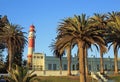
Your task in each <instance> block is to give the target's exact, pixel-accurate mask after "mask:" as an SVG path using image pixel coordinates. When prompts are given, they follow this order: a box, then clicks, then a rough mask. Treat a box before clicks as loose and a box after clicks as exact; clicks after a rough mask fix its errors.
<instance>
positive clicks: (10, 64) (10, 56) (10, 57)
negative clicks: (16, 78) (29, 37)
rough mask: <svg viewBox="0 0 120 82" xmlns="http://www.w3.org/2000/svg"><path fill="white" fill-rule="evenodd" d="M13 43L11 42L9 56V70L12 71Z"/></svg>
mask: <svg viewBox="0 0 120 82" xmlns="http://www.w3.org/2000/svg"><path fill="white" fill-rule="evenodd" d="M12 55H13V54H12V43H11V41H9V48H8V56H9V68H8V69H9V70H11V68H12V59H13V57H12Z"/></svg>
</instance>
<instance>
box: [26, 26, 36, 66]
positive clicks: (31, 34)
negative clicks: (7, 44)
mask: <svg viewBox="0 0 120 82" xmlns="http://www.w3.org/2000/svg"><path fill="white" fill-rule="evenodd" d="M34 49H35V26H34V25H31V26H30V30H29V35H28V55H27V57H28V59H27V65H28V67H29V68H32V55H33V53H34Z"/></svg>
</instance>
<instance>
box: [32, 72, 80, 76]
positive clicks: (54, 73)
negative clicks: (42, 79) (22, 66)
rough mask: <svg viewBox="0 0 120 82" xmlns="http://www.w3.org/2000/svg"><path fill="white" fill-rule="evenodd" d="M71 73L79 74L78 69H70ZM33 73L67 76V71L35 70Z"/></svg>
mask: <svg viewBox="0 0 120 82" xmlns="http://www.w3.org/2000/svg"><path fill="white" fill-rule="evenodd" d="M71 73H72V75H79V72H78V71H71ZM34 74H37V76H67V71H62V74H60V71H35V72H34Z"/></svg>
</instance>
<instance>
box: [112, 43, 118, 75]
mask: <svg viewBox="0 0 120 82" xmlns="http://www.w3.org/2000/svg"><path fill="white" fill-rule="evenodd" d="M115 45H116V44H114V45H113V46H114V64H115V71H114V73H115V74H118V53H117V49H115Z"/></svg>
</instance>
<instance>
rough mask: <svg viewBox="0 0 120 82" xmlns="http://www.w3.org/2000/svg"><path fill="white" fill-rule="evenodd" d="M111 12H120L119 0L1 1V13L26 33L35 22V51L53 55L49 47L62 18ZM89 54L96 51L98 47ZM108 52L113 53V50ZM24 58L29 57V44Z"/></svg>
mask: <svg viewBox="0 0 120 82" xmlns="http://www.w3.org/2000/svg"><path fill="white" fill-rule="evenodd" d="M111 11H120V0H0V15H7V16H8V19H9V21H10V22H11V23H13V24H19V25H21V26H22V27H24V30H23V31H25V32H28V30H29V26H30V25H31V24H34V25H35V27H36V28H35V29H36V44H35V52H42V53H43V52H44V53H46V55H51V56H52V52H51V50H50V48H49V47H48V46H49V45H50V44H51V42H52V39H54V38H55V37H56V28H57V27H58V25H59V22H61V19H64V18H67V17H72V16H74V15H75V14H76V15H80V14H82V13H85V14H87V15H88V16H92V15H93V14H94V13H107V12H111ZM26 36H27V35H26ZM74 50H75V49H74ZM74 50H73V51H74ZM90 54H94V55H95V54H97V53H96V50H94V52H90ZM108 54H109V55H111V56H112V54H113V53H112V50H111V51H110V52H109V53H108ZM89 56H90V55H89ZM107 56H108V55H107ZM107 56H106V57H107ZM24 57H25V58H26V57H27V46H26V47H25V50H24Z"/></svg>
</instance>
